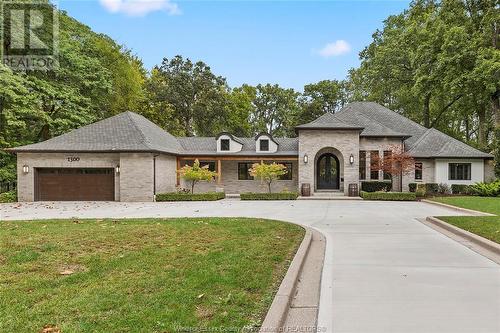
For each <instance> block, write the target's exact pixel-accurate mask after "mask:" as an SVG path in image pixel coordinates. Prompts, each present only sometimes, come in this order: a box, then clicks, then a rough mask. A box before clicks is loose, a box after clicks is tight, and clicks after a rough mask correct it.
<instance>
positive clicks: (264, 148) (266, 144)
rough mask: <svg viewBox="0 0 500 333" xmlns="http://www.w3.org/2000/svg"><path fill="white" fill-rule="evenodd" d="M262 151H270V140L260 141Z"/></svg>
mask: <svg viewBox="0 0 500 333" xmlns="http://www.w3.org/2000/svg"><path fill="white" fill-rule="evenodd" d="M259 145H260V151H269V140H267V139H261V140H260V141H259Z"/></svg>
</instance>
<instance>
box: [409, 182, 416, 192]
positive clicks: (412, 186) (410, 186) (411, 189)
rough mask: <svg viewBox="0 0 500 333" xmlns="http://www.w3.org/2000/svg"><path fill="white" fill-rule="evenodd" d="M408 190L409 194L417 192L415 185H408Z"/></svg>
mask: <svg viewBox="0 0 500 333" xmlns="http://www.w3.org/2000/svg"><path fill="white" fill-rule="evenodd" d="M408 189H409V190H410V192H415V191H416V190H417V183H410V184H408Z"/></svg>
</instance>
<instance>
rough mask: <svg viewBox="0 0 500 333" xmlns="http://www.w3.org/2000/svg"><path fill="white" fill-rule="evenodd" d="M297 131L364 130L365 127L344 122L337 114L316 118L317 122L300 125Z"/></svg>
mask: <svg viewBox="0 0 500 333" xmlns="http://www.w3.org/2000/svg"><path fill="white" fill-rule="evenodd" d="M295 128H296V129H299V130H300V129H352V130H362V129H363V128H364V127H363V126H360V125H358V124H353V123H348V122H344V121H342V120H341V119H339V117H338V116H337V114H332V113H325V114H324V115H322V116H320V117H319V118H316V119H315V120H313V121H311V122H309V123H307V124H303V125H299V126H297V127H295Z"/></svg>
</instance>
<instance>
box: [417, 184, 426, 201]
mask: <svg viewBox="0 0 500 333" xmlns="http://www.w3.org/2000/svg"><path fill="white" fill-rule="evenodd" d="M415 194H416V196H417V198H423V197H425V195H426V194H427V190H426V188H425V184H418V185H417V190H416V191H415Z"/></svg>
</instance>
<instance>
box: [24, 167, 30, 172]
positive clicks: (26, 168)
mask: <svg viewBox="0 0 500 333" xmlns="http://www.w3.org/2000/svg"><path fill="white" fill-rule="evenodd" d="M29 172H30V167H29V166H27V165H23V173H29Z"/></svg>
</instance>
